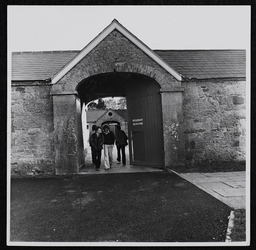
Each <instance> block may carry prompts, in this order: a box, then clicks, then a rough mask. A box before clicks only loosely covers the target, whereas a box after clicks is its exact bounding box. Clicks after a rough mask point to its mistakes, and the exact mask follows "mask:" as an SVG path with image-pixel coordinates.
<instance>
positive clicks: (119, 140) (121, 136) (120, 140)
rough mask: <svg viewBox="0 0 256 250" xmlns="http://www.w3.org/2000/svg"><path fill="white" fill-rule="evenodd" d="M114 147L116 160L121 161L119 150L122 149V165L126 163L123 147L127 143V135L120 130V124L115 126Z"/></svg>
mask: <svg viewBox="0 0 256 250" xmlns="http://www.w3.org/2000/svg"><path fill="white" fill-rule="evenodd" d="M116 128H117V130H116V147H117V161H118V162H121V154H120V151H122V163H123V166H125V165H126V156H125V147H126V146H127V145H128V143H127V139H128V137H127V135H126V133H125V132H124V131H123V130H121V127H120V125H117V126H116Z"/></svg>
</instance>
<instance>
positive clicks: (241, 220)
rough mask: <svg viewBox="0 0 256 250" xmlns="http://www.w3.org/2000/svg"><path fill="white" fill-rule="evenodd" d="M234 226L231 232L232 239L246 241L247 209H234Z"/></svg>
mask: <svg viewBox="0 0 256 250" xmlns="http://www.w3.org/2000/svg"><path fill="white" fill-rule="evenodd" d="M234 214H235V219H234V228H233V229H232V233H231V240H232V241H233V242H236V241H245V240H246V219H245V209H237V210H235V211H234Z"/></svg>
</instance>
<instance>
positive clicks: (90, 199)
mask: <svg viewBox="0 0 256 250" xmlns="http://www.w3.org/2000/svg"><path fill="white" fill-rule="evenodd" d="M84 193H87V192H84ZM94 200H95V199H94V198H93V197H92V195H89V194H86V195H85V196H84V197H81V198H78V199H75V200H74V201H73V202H72V206H73V208H77V207H82V208H84V207H85V206H86V205H87V204H88V203H90V202H93V201H94Z"/></svg>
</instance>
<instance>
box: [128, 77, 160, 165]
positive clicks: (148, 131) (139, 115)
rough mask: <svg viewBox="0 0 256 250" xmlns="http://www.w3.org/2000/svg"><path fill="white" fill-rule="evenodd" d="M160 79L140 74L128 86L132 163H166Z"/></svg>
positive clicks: (129, 136)
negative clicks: (140, 75)
mask: <svg viewBox="0 0 256 250" xmlns="http://www.w3.org/2000/svg"><path fill="white" fill-rule="evenodd" d="M159 88H160V87H159V85H158V83H157V82H156V81H155V80H153V79H151V78H148V77H147V78H144V77H138V76H137V77H136V78H134V79H132V81H131V82H129V84H127V88H126V98H127V108H128V133H129V135H128V138H129V147H130V162H131V164H132V165H147V166H155V167H162V166H163V162H164V149H163V148H164V147H163V128H162V107H161V98H160V92H159Z"/></svg>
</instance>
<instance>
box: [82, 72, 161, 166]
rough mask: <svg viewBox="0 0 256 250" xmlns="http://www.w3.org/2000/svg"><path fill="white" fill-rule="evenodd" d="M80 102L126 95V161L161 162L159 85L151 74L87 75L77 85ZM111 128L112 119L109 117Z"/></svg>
mask: <svg viewBox="0 0 256 250" xmlns="http://www.w3.org/2000/svg"><path fill="white" fill-rule="evenodd" d="M77 92H78V94H79V98H80V100H81V103H82V106H85V105H86V104H88V103H90V102H91V101H92V100H95V99H98V98H105V97H109V96H111V97H118V96H119V97H120V96H121V97H126V100H127V113H128V117H127V125H128V139H129V146H128V148H129V150H128V151H129V155H130V157H129V159H130V164H132V165H139V166H151V167H158V168H162V167H163V165H164V150H163V127H162V107H161V96H160V85H159V84H158V83H157V82H156V81H155V80H154V79H152V78H150V77H148V76H145V75H141V74H137V73H126V72H112V73H104V74H98V75H95V76H91V77H88V78H86V79H84V80H83V81H82V82H80V83H79V84H78V86H77ZM109 124H111V126H112V130H113V131H114V130H115V126H116V123H113V121H109Z"/></svg>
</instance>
